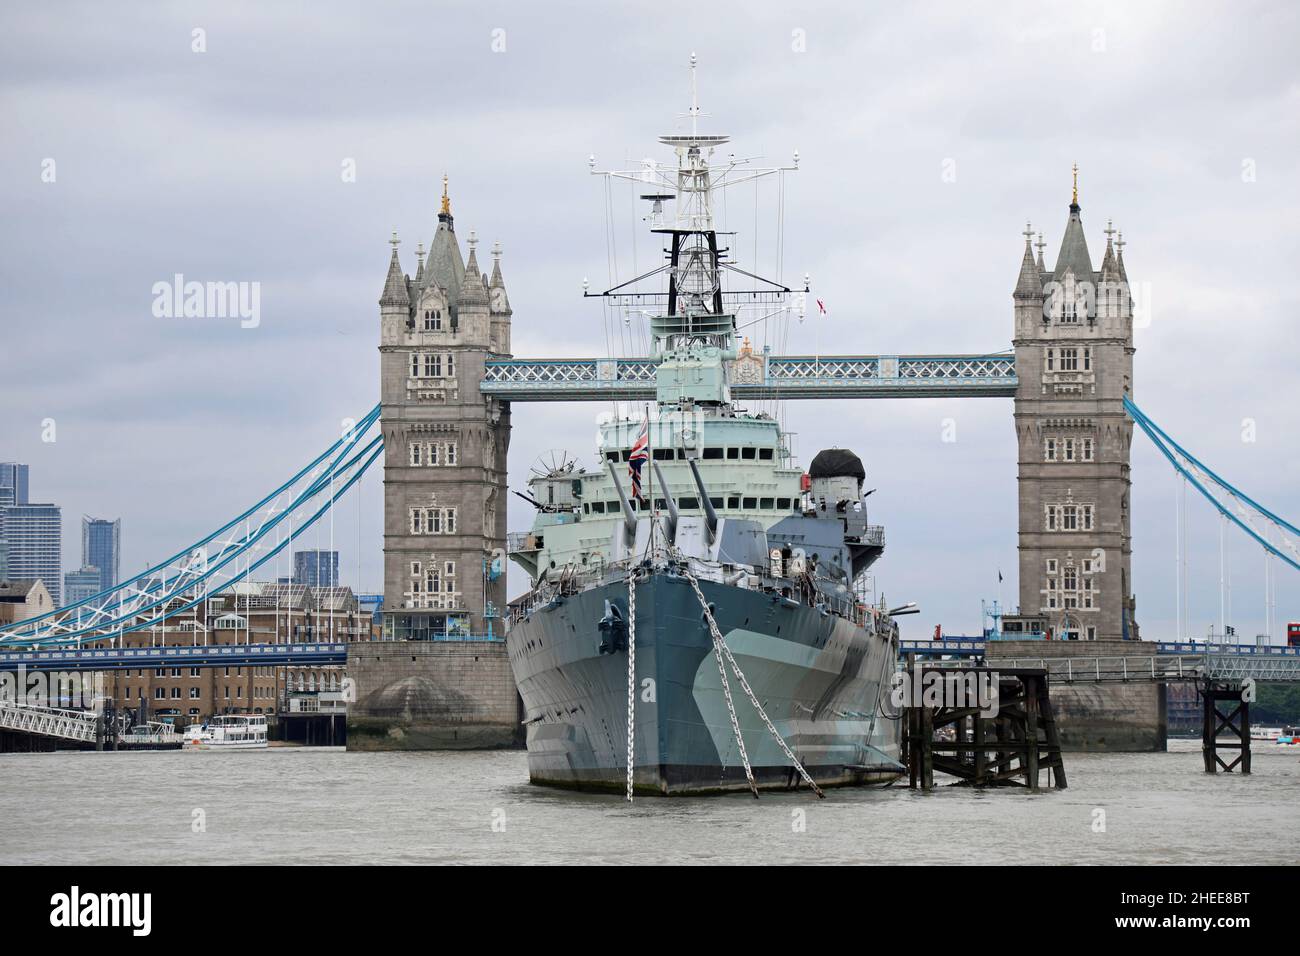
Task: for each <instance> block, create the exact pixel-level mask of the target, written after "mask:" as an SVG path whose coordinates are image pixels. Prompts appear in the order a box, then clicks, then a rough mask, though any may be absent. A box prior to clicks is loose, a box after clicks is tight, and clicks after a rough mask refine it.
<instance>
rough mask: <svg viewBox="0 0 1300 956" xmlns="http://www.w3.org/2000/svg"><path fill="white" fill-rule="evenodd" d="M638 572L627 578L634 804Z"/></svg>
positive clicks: (629, 727)
mask: <svg viewBox="0 0 1300 956" xmlns="http://www.w3.org/2000/svg"><path fill="white" fill-rule="evenodd" d="M635 732H636V572H635V571H633V572H631V573H629V574H628V576H627V802H628V803H631V802H632V770H633V768H634V766H635V763H634V760H635V756H634V748H633V742H634V741H635V740H636V736H635Z"/></svg>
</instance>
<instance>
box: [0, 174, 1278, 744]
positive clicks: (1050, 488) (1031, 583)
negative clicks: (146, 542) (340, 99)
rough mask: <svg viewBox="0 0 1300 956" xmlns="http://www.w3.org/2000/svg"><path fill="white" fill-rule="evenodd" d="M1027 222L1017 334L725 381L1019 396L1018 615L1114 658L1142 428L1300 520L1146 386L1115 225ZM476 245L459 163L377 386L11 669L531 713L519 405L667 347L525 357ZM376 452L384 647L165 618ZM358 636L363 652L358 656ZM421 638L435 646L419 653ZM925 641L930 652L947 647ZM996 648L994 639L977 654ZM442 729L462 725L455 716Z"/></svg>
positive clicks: (756, 360)
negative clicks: (521, 589) (326, 430)
mask: <svg viewBox="0 0 1300 956" xmlns="http://www.w3.org/2000/svg"><path fill="white" fill-rule="evenodd" d="M1024 235H1025V245H1024V250H1023V255H1022V258H1021V262H1020V269H1019V273H1018V276H1017V279H1016V283H1015V286H1014V288H1013V290H1012V304H1013V316H1012V318H1013V322H1012V331H1013V338H1012V344H1011V348H1010V349H1008V350H1005V351H1001V352H990V353H985V354H975V355H958V354H950V355H813V356H807V355H802V356H801V355H776V354H771V353H769V352H766V351H754V350H751V349H749V348H742V349H741V350H739V352H738V354H736V355H735V357H734V359H732V360H731V361H730V362H729V365H728V369H727V371H728V378H729V382H730V390H731V395H732V396H733V397H734V398H736V399H737V400H764V401H766V400H786V399H801V400H803V399H869V398H909V397H916V398H920V397H927V398H930V397H984V398H1010V399H1011V400H1012V408H1011V412H1012V416H1011V418H1012V424H1013V427H1014V434H1015V436H1016V442H1017V460H1018V489H1019V495H1018V499H1019V507H1018V535H1019V539H1018V544H1019V548H1018V550H1019V556H1020V558H1019V597H1020V601H1019V604H1020V614H1019V615H1018V617H1017V620H1016V622H1015V623H1016V624H1017V626H1019V627H1021V628H1022V629H1023V630H1022V633H1029V634H1037V635H1038V636H1046V635H1050V636H1053V637H1056V638H1064V639H1075V640H1078V641H1082V642H1086V641H1095V642H1098V643H1097V644H1096V645H1095V647H1096V648H1097V649H1096V650H1095V651H1094V652H1093V653H1092V654H1091V655H1090V656H1092V657H1096V658H1100V657H1103V656H1105V648H1104V646H1103V645H1105V644H1106V643H1113V642H1120V641H1132V640H1134V639H1136V638H1138V637H1139V629H1138V623H1137V605H1136V601H1135V598H1134V595H1133V583H1132V577H1131V563H1130V562H1131V550H1132V540H1131V530H1130V527H1131V514H1130V501H1131V497H1130V495H1131V470H1130V458H1129V455H1130V446H1131V440H1132V434H1133V426H1134V424H1135V423H1136V424H1138V425H1139V426H1140V428H1141V430H1142V431H1143V432H1144V433H1145V434H1146V435H1148V437H1150V438H1151V440H1152V441H1153V442H1155V443H1156V444H1157V446H1158V447H1159V448H1160V450H1161V451H1162V453H1164V454H1165V456H1166V457H1167V458H1168V459H1169V461H1170V463H1171V464H1172V465H1173V467H1174V468H1175V470H1176V471H1177V472H1178V473H1179V474H1180V475H1181V476H1182V477H1183V478H1185V479H1188V480H1190V481H1191V482H1192V483H1193V485H1194V486H1195V487H1196V489H1197V490H1198V491H1200V492H1201V493H1202V494H1204V495H1205V496H1206V497H1207V498H1209V499H1210V500H1211V501H1212V502H1213V503H1214V504H1215V506H1216V507H1217V508H1218V509H1219V510H1220V512H1221V513H1222V514H1223V515H1224V518H1225V521H1232V522H1235V523H1236V524H1237V525H1238V526H1240V527H1241V528H1242V530H1244V531H1245V532H1246V533H1247V534H1249V535H1250V536H1251V537H1252V538H1253V539H1254V540H1255V541H1257V542H1258V543H1260V544H1261V545H1262V546H1263V547H1264V549H1265V551H1266V552H1267V553H1268V554H1270V555H1272V556H1274V557H1277V558H1279V559H1280V560H1282V561H1283V562H1284V563H1287V564H1289V565H1290V566H1292V567H1296V568H1300V550H1297V548H1296V542H1297V541H1300V530H1298V529H1296V528H1295V527H1294V526H1292V525H1290V524H1288V523H1286V522H1285V521H1283V520H1282V519H1280V518H1279V517H1278V516H1277V515H1274V514H1273V513H1271V512H1269V511H1267V510H1266V509H1263V508H1262V507H1261V506H1259V505H1257V504H1256V503H1255V502H1254V501H1253V500H1252V499H1250V498H1248V497H1247V496H1245V495H1244V494H1243V493H1241V492H1240V491H1238V490H1237V489H1235V488H1233V487H1232V486H1231V485H1228V484H1227V483H1226V482H1225V481H1223V480H1222V479H1220V478H1219V477H1218V475H1217V474H1216V473H1214V472H1213V471H1210V470H1209V469H1208V468H1207V467H1206V466H1204V465H1203V464H1202V463H1201V462H1199V461H1197V460H1196V459H1194V458H1192V457H1191V455H1190V454H1189V453H1187V452H1186V451H1185V450H1184V449H1183V448H1182V446H1179V445H1177V444H1176V443H1174V442H1173V440H1172V439H1170V438H1169V436H1168V435H1167V434H1166V433H1164V432H1163V431H1161V430H1160V429H1159V427H1158V426H1157V425H1155V423H1154V422H1152V421H1151V420H1150V419H1149V418H1148V417H1147V416H1146V415H1144V414H1143V413H1142V412H1141V410H1140V409H1139V408H1138V407H1137V405H1136V404H1134V402H1133V394H1134V382H1133V354H1134V343H1133V309H1132V299H1131V297H1130V295H1129V293H1128V277H1127V273H1126V270H1125V265H1124V258H1123V248H1124V242H1123V237H1122V234H1119V233H1118V232H1117V231H1116V230H1113V229H1111V228H1110V227H1109V225H1108V227H1107V229H1106V230H1105V236H1106V244H1105V252H1104V254H1103V257H1102V261H1101V265H1100V268H1098V269H1094V268H1093V266H1092V259H1091V257H1090V255H1089V253H1088V248H1087V243H1086V239H1085V236H1084V229H1083V223H1082V218H1081V209H1080V205H1079V203H1078V195H1077V188H1076V192H1075V194H1074V196H1073V197H1072V201H1071V203H1070V204H1069V207H1068V214H1067V219H1066V224H1065V229H1064V232H1063V236H1062V241H1061V246H1060V249H1059V252H1058V254H1057V257H1056V261H1055V263H1054V264H1051V265H1049V264H1048V263H1047V262H1046V261H1045V259H1044V255H1043V250H1044V246H1045V243H1044V241H1043V239H1042V236H1041V234H1037V236H1038V241H1037V242H1034V237H1035V233H1034V231H1033V230H1032V229H1029V228H1026V231H1025V234H1024ZM467 245H468V256H467V258H465V259H462V256H461V247H460V243H459V241H458V239H457V236H456V233H455V224H454V219H453V216H452V213H451V204H450V198H449V196H448V194H447V189H446V183H445V180H444V188H443V197H442V206H441V209H440V211H439V213H438V216H437V225H436V227H435V230H434V235H433V239H432V241H431V243H430V245H429V249H428V251H427V254H426V251H425V249H424V247H423V245H422V244H421V245H420V246H419V247H417V249H416V257H415V258H416V268H415V274H414V277H412V276H410V275H408V274H407V273H406V272H405V271H404V269H403V267H402V261H401V255H400V252H399V240H398V239H397V237H396V235H394V237H393V239H392V251H391V253H390V255H389V264H388V271H387V275H386V277H385V280H384V284H383V289H382V293H381V296H380V300H379V312H380V315H379V319H380V321H379V327H380V332H379V350H380V358H381V382H380V396H379V398H380V402H379V404H378V405H377V406H376V407H375V408H374V409H372V410H371V411H370V413H369V414H368V415H365V416H362V417H361V418H359V419H358V421H357V424H356V426H355V427H353V428H351V429H350V430H349V432H348V433H346V434H344V435H343V436H342V437H341V438H340V439H339V441H338V442H336V443H335V444H334V445H333V446H331V447H330V448H329V449H327V450H326V451H325V452H324V453H323V454H322V455H320V456H318V457H317V458H316V459H315V460H313V461H312V462H310V463H309V464H308V465H307V466H306V467H305V468H304V469H303V470H302V471H300V472H299V473H298V474H296V475H295V476H293V478H291V479H290V480H289V481H288V482H286V483H285V484H283V485H281V486H280V487H278V488H277V489H275V490H274V491H273V492H271V493H270V494H269V495H268V496H267V497H265V498H263V499H262V500H261V501H259V502H258V503H257V504H255V505H254V506H252V507H251V508H250V509H248V510H247V511H245V512H244V513H242V514H240V515H238V516H236V517H235V518H234V519H232V520H231V521H229V522H227V523H226V524H224V525H223V526H222V527H221V528H219V529H218V530H217V531H216V532H214V533H212V534H210V535H208V536H206V537H204V538H203V539H201V540H200V541H198V542H195V543H194V544H192V545H191V546H189V547H187V548H185V549H182V550H180V551H178V552H177V553H176V554H175V555H173V556H172V557H171V558H168V559H166V560H165V561H163V562H161V563H159V564H158V565H156V566H154V567H152V568H150V569H148V570H147V571H145V572H143V573H142V574H140V575H137V576H135V577H134V578H131V579H129V580H128V581H125V582H123V583H122V584H121V585H118V586H116V587H115V588H112V589H109V590H107V591H104V592H101V593H100V594H98V595H95V596H93V597H92V598H88V599H86V600H83V601H80V602H77V603H74V604H72V605H69V606H67V607H64V608H61V609H59V610H57V611H54V612H50V613H48V614H45V615H41V616H40V617H37V618H32V619H29V620H26V621H20V622H17V623H13V624H0V670H5V669H14V668H17V667H19V666H22V667H28V668H31V669H53V668H56V667H57V668H63V667H68V668H93V669H102V670H105V671H112V670H120V669H126V670H128V671H129V670H130V669H132V668H137V669H141V671H140V673H141V679H142V680H143V681H144V682H145V685H147V684H148V682H149V681H150V680H151V678H149V677H148V674H147V672H146V670H144V668H153V667H159V668H161V667H163V666H164V664H170V663H180V662H182V661H183V663H184V664H185V665H186V666H188V667H194V668H210V667H218V666H226V667H229V666H231V665H232V664H233V665H235V666H248V667H254V666H258V665H267V666H290V665H293V664H301V663H307V662H310V663H313V664H323V665H331V666H334V665H339V664H342V663H344V662H346V663H347V666H348V668H349V672H350V674H351V676H353V677H354V679H355V682H356V684H357V686H358V693H359V699H358V702H357V703H356V704H355V705H354V707H353V718H354V721H353V724H350V733H351V732H352V730H354V729H359V730H360V731H361V733H362V736H363V737H365V739H367V740H370V741H371V742H372V744H373V745H375V746H385V745H390V744H392V742H393V741H394V740H401V741H406V742H407V745H410V746H440V745H452V746H456V745H466V741H473V744H472V745H480V744H488V745H492V744H502V743H506V742H508V741H509V740H511V739H514V736H515V734H516V732H517V728H518V714H517V712H516V711H515V707H514V696H513V684H512V681H511V678H510V671H509V667H508V662H507V660H506V651H505V647H504V643H503V641H502V636H503V626H502V624H503V621H502V611H503V609H504V608H505V606H506V593H505V576H504V569H503V567H502V566H501V558H502V555H503V554H504V551H505V548H506V544H507V534H506V508H505V500H506V496H507V493H508V489H507V457H508V451H509V443H510V431H511V406H512V404H513V403H515V402H567V401H578V402H590V401H611V400H614V401H618V400H628V401H637V400H648V399H651V398H653V397H654V383H655V360H653V359H651V358H649V357H631V358H517V357H514V356H513V355H512V354H511V326H512V321H513V310H512V307H511V303H510V300H509V297H508V295H507V292H506V284H505V279H504V275H503V271H502V266H501V253H500V248H499V247H495V248H494V249H493V250H492V264H491V269H490V271H484V270H482V269H481V268H480V266H479V256H478V249H477V240H476V238H475V236H474V234H473V233H471V234H470V236H469V238H468V244H467ZM1035 248H1036V249H1037V253H1036V254H1035ZM381 453H382V454H383V456H384V461H383V476H384V603H383V612H382V613H383V619H384V638H385V641H384V642H378V643H366V644H364V645H362V644H350V643H329V644H320V643H318V642H317V643H313V642H311V641H302V640H295V639H294V638H293V637H285V638H284V640H283V641H280V640H279V638H277V641H276V643H272V644H252V643H251V642H248V641H247V640H246V641H245V643H244V644H242V645H240V644H239V643H238V634H237V633H235V634H230V633H228V632H227V633H223V632H222V631H220V630H216V629H214V630H203V631H202V633H201V634H197V633H193V632H186V633H184V634H180V633H178V632H177V631H176V630H173V631H172V632H171V640H170V641H169V638H168V633H167V630H166V622H167V621H168V620H169V619H171V618H173V617H175V616H176V615H177V614H181V613H186V612H191V613H193V611H194V609H195V608H201V607H203V606H204V602H205V600H206V598H208V597H209V596H211V595H215V594H219V593H222V592H223V591H227V590H229V589H231V588H234V587H235V585H237V584H238V583H240V582H241V581H247V580H250V579H252V578H253V576H254V575H255V574H256V572H257V570H258V569H259V568H260V567H262V566H264V565H265V564H266V562H267V561H268V560H270V559H271V558H272V557H274V555H275V554H277V553H279V552H280V551H281V550H282V549H284V548H285V547H286V546H288V545H289V544H290V542H292V541H293V540H295V539H296V538H297V537H298V536H299V535H301V534H302V533H303V532H305V531H307V530H308V529H309V528H311V527H312V526H314V525H315V524H316V523H317V522H319V521H321V520H322V519H323V518H325V516H327V515H329V514H330V513H331V509H332V508H333V506H334V504H335V503H336V502H337V500H338V499H339V498H340V497H341V496H343V495H345V494H346V493H348V491H349V489H351V488H352V487H354V486H355V484H356V483H357V482H358V481H359V480H360V479H361V477H362V476H363V475H364V474H365V472H366V470H367V469H368V468H369V467H370V466H371V465H372V464H373V463H374V462H375V461H376V459H377V457H378V456H379V454H381ZM1242 515H1245V517H1244V519H1243V517H1242ZM160 631H161V635H162V636H161V638H160V637H159V634H160ZM1164 636H1170V635H1164ZM1172 636H1173V637H1176V638H1179V639H1183V638H1185V636H1186V635H1183V634H1181V633H1180V634H1177V635H1172ZM390 641H391V642H403V643H400V644H399V643H391V644H389V643H388V642H390ZM927 643H928V642H927ZM179 644H184V645H188V646H177V645H179ZM1079 646H1080V647H1082V645H1079ZM358 647H365V648H366V650H365V652H364V653H356V652H355V649H356V648H358ZM416 647H418V648H419V652H418V653H412V651H411V649H412V648H416ZM930 647H931V652H934V651H935V648H936V645H930ZM984 650H985V648H984V647H983V646H982V644H981V646H980V647H979V648H978V652H979V653H983V652H984ZM970 652H972V653H974V652H975V651H974V649H971V651H970ZM954 653H960V651H954ZM1197 653H1199V654H1201V655H1203V656H1204V658H1205V661H1206V668H1207V670H1206V671H1205V673H1207V674H1208V673H1210V672H1211V670H1212V668H1214V667H1219V666H1223V667H1226V668H1228V671H1224V673H1228V672H1229V671H1231V673H1232V674H1233V675H1235V676H1234V679H1236V678H1240V677H1241V676H1242V675H1251V674H1258V676H1259V679H1262V680H1295V679H1297V677H1300V671H1298V670H1297V669H1296V667H1295V666H1293V664H1294V660H1293V659H1296V660H1300V658H1297V657H1296V652H1291V651H1284V652H1281V653H1279V654H1276V655H1272V656H1266V655H1260V656H1259V657H1257V658H1256V657H1250V659H1249V660H1246V656H1249V655H1246V656H1243V655H1241V654H1237V655H1236V656H1234V657H1231V658H1229V657H1228V656H1227V654H1228V653H1229V652H1225V653H1224V654H1220V655H1217V656H1216V655H1215V654H1213V653H1211V652H1209V651H1205V650H1202V651H1195V650H1191V651H1189V650H1186V649H1185V648H1184V647H1183V646H1182V644H1180V643H1178V642H1171V643H1170V647H1169V649H1168V650H1166V649H1165V648H1164V647H1163V645H1161V646H1160V647H1159V648H1158V649H1157V651H1156V655H1166V654H1172V655H1175V656H1180V657H1182V656H1186V655H1188V654H1192V655H1195V654H1197ZM1022 656H1027V655H1022ZM1225 662H1226V663H1225ZM1234 668H1235V669H1234ZM1138 683H1140V682H1138ZM1155 683H1159V682H1155ZM1148 684H1151V682H1148ZM429 687H433V688H434V689H433V690H432V691H430V690H429V689H428V688H429ZM1134 693H1137V694H1139V695H1141V694H1146V695H1149V699H1148V697H1144V698H1142V700H1141V701H1140V702H1139V703H1138V706H1149V707H1151V708H1152V709H1153V710H1154V708H1155V707H1156V706H1157V704H1158V701H1159V698H1158V697H1155V696H1150V695H1154V694H1156V691H1155V690H1154V689H1153V688H1152V687H1151V686H1148V687H1147V688H1146V689H1141V688H1139V689H1138V690H1136V691H1135V692H1134ZM413 694H414V695H415V696H414V697H413V696H412V695H413ZM421 695H423V696H421ZM413 707H415V708H416V709H417V710H418V709H419V708H420V707H428V708H430V710H429V712H428V715H427V716H428V720H427V723H428V724H429V726H426V727H423V728H417V729H416V730H415V731H413V730H412V727H411V726H410V723H409V714H410V713H411V712H412V708H413ZM439 707H441V708H442V710H439V709H438V708H439ZM403 713H405V714H407V715H408V716H407V718H405V719H406V720H407V722H406V723H402V720H403V718H402V717H401V714H403ZM440 722H441V725H440ZM354 725H355V726H354ZM446 727H451V728H452V729H451V731H449V732H444V731H445V730H446ZM350 745H351V740H350Z"/></svg>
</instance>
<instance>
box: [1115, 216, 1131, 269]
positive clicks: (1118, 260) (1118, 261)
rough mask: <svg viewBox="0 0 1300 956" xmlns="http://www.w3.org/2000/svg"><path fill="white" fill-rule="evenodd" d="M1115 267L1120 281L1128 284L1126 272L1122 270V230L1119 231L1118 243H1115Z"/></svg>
mask: <svg viewBox="0 0 1300 956" xmlns="http://www.w3.org/2000/svg"><path fill="white" fill-rule="evenodd" d="M1115 267H1116V268H1117V269H1118V270H1119V277H1120V280H1121V281H1123V282H1128V272H1126V271H1125V270H1124V230H1123V229H1121V230H1120V231H1119V241H1117V242H1116V243H1115Z"/></svg>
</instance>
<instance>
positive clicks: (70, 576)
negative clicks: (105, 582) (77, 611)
mask: <svg viewBox="0 0 1300 956" xmlns="http://www.w3.org/2000/svg"><path fill="white" fill-rule="evenodd" d="M101 590H102V588H101V587H100V586H99V568H82V569H81V570H80V571H69V572H68V573H67V574H65V575H64V576H63V600H64V601H65V602H66V603H68V604H76V603H77V602H78V601H84V600H85V599H86V598H88V597H91V596H93V595H95V594H98V593H99V592H100V591H101Z"/></svg>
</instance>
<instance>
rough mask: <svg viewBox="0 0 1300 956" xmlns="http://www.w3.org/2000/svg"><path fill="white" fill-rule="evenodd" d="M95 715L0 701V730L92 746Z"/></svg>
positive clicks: (83, 711) (96, 719) (94, 733)
mask: <svg viewBox="0 0 1300 956" xmlns="http://www.w3.org/2000/svg"><path fill="white" fill-rule="evenodd" d="M97 725H98V715H97V714H95V713H94V712H93V711H88V710H60V709H59V708H57V707H36V706H32V705H28V704H19V703H16V702H15V701H11V700H0V730H12V731H16V732H17V733H20V734H36V735H38V736H41V737H54V738H57V739H59V740H72V741H76V742H77V743H83V744H93V743H94V742H95V739H96V735H97Z"/></svg>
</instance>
